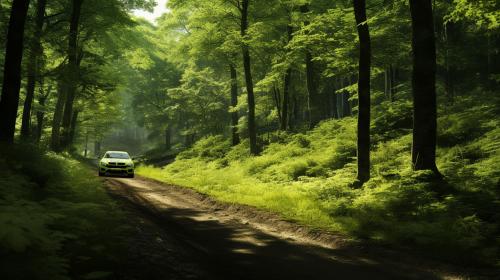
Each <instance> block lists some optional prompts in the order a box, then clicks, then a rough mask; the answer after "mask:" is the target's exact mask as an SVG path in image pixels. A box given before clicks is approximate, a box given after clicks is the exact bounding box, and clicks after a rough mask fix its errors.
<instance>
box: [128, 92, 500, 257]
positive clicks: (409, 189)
mask: <svg viewBox="0 0 500 280" xmlns="http://www.w3.org/2000/svg"><path fill="white" fill-rule="evenodd" d="M457 104H458V105H455V107H454V108H448V110H449V111H448V112H440V115H442V117H441V118H440V119H439V127H440V131H439V139H438V140H439V147H438V162H437V164H438V166H439V169H440V170H441V171H442V172H443V174H444V175H445V176H446V180H445V181H436V180H435V179H432V176H429V175H430V174H429V173H428V172H413V171H412V170H411V168H410V166H411V162H410V150H411V130H409V129H408V128H407V126H408V122H407V121H403V122H398V121H395V120H398V119H399V120H402V119H405V118H407V116H406V115H407V114H406V113H407V110H406V109H407V107H408V104H407V102H396V103H392V104H387V103H384V104H383V105H381V106H380V107H384V106H385V107H387V108H385V107H384V108H385V109H383V108H380V107H378V108H375V111H376V110H379V109H383V110H384V111H386V112H388V113H387V114H389V116H388V117H385V118H379V119H377V118H374V122H373V124H372V131H373V133H374V137H373V138H374V143H373V147H372V154H371V162H372V170H371V172H372V179H371V180H370V181H369V182H368V183H367V184H365V185H364V186H363V187H362V188H359V189H357V188H354V187H353V186H354V185H355V177H356V176H355V175H356V169H355V154H356V134H355V127H356V124H355V119H354V118H345V119H342V120H329V121H325V122H323V123H322V124H320V125H319V126H318V127H317V128H315V129H314V130H312V131H309V132H307V133H298V134H287V133H282V132H276V133H274V134H273V135H271V137H270V139H269V143H268V144H267V146H266V147H265V149H264V151H263V153H262V154H261V155H260V156H257V157H250V156H249V155H248V152H247V151H248V143H246V142H244V143H241V144H240V145H238V146H236V147H230V145H229V143H228V142H227V140H225V138H224V137H222V136H212V137H207V138H204V139H202V140H200V141H199V142H198V143H197V144H195V145H194V146H193V147H192V148H191V149H189V150H187V151H185V152H182V153H180V154H179V156H178V157H177V159H176V161H175V162H174V163H172V164H170V165H168V166H166V167H164V168H154V167H151V166H140V167H138V168H137V173H138V174H140V175H143V176H146V177H151V178H155V179H158V180H161V181H164V182H168V183H173V184H177V185H181V186H186V187H190V188H193V189H195V190H197V191H199V192H202V193H205V194H208V195H211V196H213V197H215V198H217V199H218V200H221V201H225V202H230V203H241V204H247V205H251V206H256V207H259V208H263V209H268V210H270V211H273V212H276V213H279V214H281V215H282V216H283V217H284V218H286V219H290V220H293V221H296V222H299V223H301V224H304V225H308V226H310V227H313V228H318V229H325V230H329V231H335V232H341V233H344V234H346V235H347V236H352V237H354V238H359V239H365V240H372V241H376V242H381V243H384V244H398V245H404V246H411V247H413V248H417V249H420V250H422V251H425V252H427V253H429V254H431V255H434V256H439V257H442V258H445V259H448V260H454V261H458V262H475V263H483V264H485V263H486V264H494V265H495V264H498V263H499V262H498V257H499V251H498V248H500V239H498V236H499V235H500V234H499V233H500V229H499V226H498V225H499V224H500V214H499V213H500V207H499V205H500V199H499V198H500V188H499V182H500V170H499V168H498V166H500V130H499V128H498V127H499V125H500V122H499V121H498V118H497V117H496V116H498V115H499V112H498V111H499V108H497V107H495V106H494V105H490V106H483V105H477V103H475V101H474V100H472V99H470V100H469V99H467V100H461V101H460V103H459V102H457ZM493 104H494V103H493ZM455 112H457V113H455ZM391 114H393V115H391ZM402 114H404V115H402ZM484 120H488V121H484ZM410 124H411V123H410ZM478 124H479V125H478ZM388 129H389V130H390V131H391V133H387V132H386V131H387V130H388Z"/></svg>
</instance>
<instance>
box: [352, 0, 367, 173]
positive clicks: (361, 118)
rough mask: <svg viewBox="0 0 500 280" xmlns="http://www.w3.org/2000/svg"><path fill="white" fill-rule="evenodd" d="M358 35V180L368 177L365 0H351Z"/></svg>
mask: <svg viewBox="0 0 500 280" xmlns="http://www.w3.org/2000/svg"><path fill="white" fill-rule="evenodd" d="M353 4H354V16H355V18H356V26H357V30H358V37H359V70H358V152H357V154H358V180H359V181H360V182H361V183H364V182H366V181H368V180H369V179H370V67H371V43H370V32H369V29H368V23H367V22H366V1H365V0H353Z"/></svg>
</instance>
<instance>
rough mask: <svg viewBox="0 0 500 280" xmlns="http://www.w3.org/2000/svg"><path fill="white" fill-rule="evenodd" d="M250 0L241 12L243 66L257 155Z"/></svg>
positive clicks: (252, 145) (244, 2)
mask: <svg viewBox="0 0 500 280" xmlns="http://www.w3.org/2000/svg"><path fill="white" fill-rule="evenodd" d="M249 2H250V0H242V1H241V6H240V7H239V8H240V12H241V37H242V39H243V44H242V51H243V68H244V70H245V82H246V87H247V98H248V137H249V139H250V153H251V154H253V155H257V154H258V153H259V151H258V148H257V130H256V124H255V96H254V92H253V79H252V69H251V61H250V49H249V46H248V43H247V42H245V41H246V35H247V31H248V8H249V4H250V3H249Z"/></svg>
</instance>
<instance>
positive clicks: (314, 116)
mask: <svg viewBox="0 0 500 280" xmlns="http://www.w3.org/2000/svg"><path fill="white" fill-rule="evenodd" d="M300 12H301V13H303V14H306V13H308V12H309V6H308V5H307V4H305V5H302V6H301V7H300ZM304 25H305V26H307V25H309V21H305V22H304ZM305 61H306V83H307V92H308V103H309V106H308V112H307V113H308V118H309V126H310V127H311V128H312V127H314V126H315V125H316V124H318V122H319V121H320V120H321V115H322V114H321V113H322V112H321V106H320V103H321V101H320V99H319V96H318V85H317V77H316V69H315V65H314V62H313V61H312V54H311V52H310V51H309V50H306V54H305Z"/></svg>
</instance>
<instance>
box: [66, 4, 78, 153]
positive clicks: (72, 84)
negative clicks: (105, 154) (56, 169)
mask: <svg viewBox="0 0 500 280" xmlns="http://www.w3.org/2000/svg"><path fill="white" fill-rule="evenodd" d="M82 4H83V0H73V1H72V11H71V20H70V26H69V39H68V65H67V69H66V71H65V77H64V88H65V90H66V101H65V104H64V113H63V118H62V139H61V146H62V148H67V147H68V145H70V144H71V117H72V115H73V103H74V101H75V94H76V88H77V85H78V79H79V73H78V72H79V69H78V68H79V62H78V50H77V45H78V25H79V23H80V14H81V8H82Z"/></svg>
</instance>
